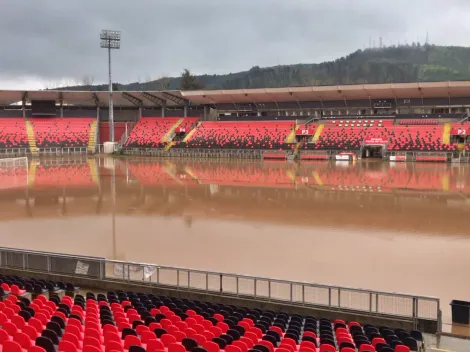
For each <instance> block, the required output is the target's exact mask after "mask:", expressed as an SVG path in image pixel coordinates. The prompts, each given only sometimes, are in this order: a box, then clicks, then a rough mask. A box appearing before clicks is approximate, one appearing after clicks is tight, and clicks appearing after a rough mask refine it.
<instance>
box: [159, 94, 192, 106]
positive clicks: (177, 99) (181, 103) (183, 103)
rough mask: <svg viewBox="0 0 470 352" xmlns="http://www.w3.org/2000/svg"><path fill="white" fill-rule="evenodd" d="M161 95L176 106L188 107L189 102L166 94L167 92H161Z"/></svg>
mask: <svg viewBox="0 0 470 352" xmlns="http://www.w3.org/2000/svg"><path fill="white" fill-rule="evenodd" d="M162 95H163V96H164V97H165V98H166V99H168V100H171V101H172V102H173V103H175V104H176V105H183V106H184V105H189V103H190V101H189V100H188V99H185V98H182V97H178V96H176V95H173V94H170V93H167V92H162Z"/></svg>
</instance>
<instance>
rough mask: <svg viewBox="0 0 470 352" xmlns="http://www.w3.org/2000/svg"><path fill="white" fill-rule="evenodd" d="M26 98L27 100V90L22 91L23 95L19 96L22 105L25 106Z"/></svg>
mask: <svg viewBox="0 0 470 352" xmlns="http://www.w3.org/2000/svg"><path fill="white" fill-rule="evenodd" d="M26 100H28V92H27V91H24V92H23V96H22V97H21V103H22V105H23V107H25V106H26Z"/></svg>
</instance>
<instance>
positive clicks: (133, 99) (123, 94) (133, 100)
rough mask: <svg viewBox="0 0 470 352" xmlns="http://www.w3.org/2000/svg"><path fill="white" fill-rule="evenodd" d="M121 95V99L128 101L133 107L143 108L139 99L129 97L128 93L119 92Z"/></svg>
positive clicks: (142, 103)
mask: <svg viewBox="0 0 470 352" xmlns="http://www.w3.org/2000/svg"><path fill="white" fill-rule="evenodd" d="M121 94H122V96H123V98H125V99H126V100H128V101H130V102H131V103H132V104H134V105H135V106H137V107H139V108H142V107H144V102H143V101H142V100H140V99H139V98H136V97H134V96H133V95H130V94H129V93H126V92H121Z"/></svg>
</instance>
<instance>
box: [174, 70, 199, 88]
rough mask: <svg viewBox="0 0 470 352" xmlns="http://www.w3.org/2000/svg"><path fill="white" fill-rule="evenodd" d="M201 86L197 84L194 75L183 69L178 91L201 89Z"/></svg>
mask: <svg viewBox="0 0 470 352" xmlns="http://www.w3.org/2000/svg"><path fill="white" fill-rule="evenodd" d="M202 88H203V85H202V84H201V83H199V82H198V80H197V78H196V76H195V75H193V74H192V73H191V72H190V71H189V70H188V69H186V68H185V69H184V71H183V73H182V74H181V83H180V89H181V90H196V89H202Z"/></svg>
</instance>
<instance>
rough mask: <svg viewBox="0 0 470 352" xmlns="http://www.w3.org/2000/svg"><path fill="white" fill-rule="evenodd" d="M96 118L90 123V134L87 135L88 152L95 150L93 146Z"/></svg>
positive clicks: (94, 142)
mask: <svg viewBox="0 0 470 352" xmlns="http://www.w3.org/2000/svg"><path fill="white" fill-rule="evenodd" d="M96 125H97V124H96V120H95V121H93V122H92V123H91V125H90V134H89V137H88V151H89V152H90V153H93V152H95V150H96V149H95V147H96Z"/></svg>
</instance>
